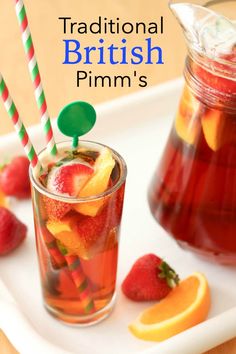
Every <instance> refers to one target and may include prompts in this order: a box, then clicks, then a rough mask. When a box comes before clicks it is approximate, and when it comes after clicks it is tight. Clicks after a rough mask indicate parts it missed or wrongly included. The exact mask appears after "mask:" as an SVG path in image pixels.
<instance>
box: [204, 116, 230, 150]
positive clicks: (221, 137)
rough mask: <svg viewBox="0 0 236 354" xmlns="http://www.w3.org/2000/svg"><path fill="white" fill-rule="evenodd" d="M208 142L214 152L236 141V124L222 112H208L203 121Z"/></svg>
mask: <svg viewBox="0 0 236 354" xmlns="http://www.w3.org/2000/svg"><path fill="white" fill-rule="evenodd" d="M201 122H202V129H203V133H204V136H205V139H206V142H207V144H208V146H209V148H210V149H212V150H213V151H217V150H219V149H220V148H221V147H222V146H223V145H225V144H227V143H231V142H232V141H233V140H235V128H234V126H235V124H234V121H233V120H232V119H229V117H226V114H224V113H223V112H222V111H219V110H216V109H211V110H208V111H207V112H206V113H205V114H204V115H203V116H202V119H201Z"/></svg>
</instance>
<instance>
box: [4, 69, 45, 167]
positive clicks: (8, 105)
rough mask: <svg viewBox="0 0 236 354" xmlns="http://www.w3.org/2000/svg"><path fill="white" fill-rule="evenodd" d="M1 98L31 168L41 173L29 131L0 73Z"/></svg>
mask: <svg viewBox="0 0 236 354" xmlns="http://www.w3.org/2000/svg"><path fill="white" fill-rule="evenodd" d="M0 96H1V98H2V100H3V104H4V107H5V109H6V111H7V114H8V115H9V117H10V118H11V120H12V122H13V124H14V128H15V130H16V132H17V134H18V136H19V138H20V141H21V143H22V145H23V147H24V150H25V152H26V155H27V157H28V159H29V161H30V163H31V166H32V167H33V169H35V171H36V172H39V171H40V170H41V169H42V167H41V164H40V162H39V159H38V156H37V154H36V152H35V149H34V147H33V145H32V143H31V141H30V139H29V136H28V134H27V131H26V129H25V126H24V124H23V123H22V120H21V119H20V117H19V113H18V111H17V109H16V106H15V104H14V102H13V100H12V98H11V96H10V94H9V91H8V88H7V85H6V83H5V81H4V79H3V77H2V75H1V73H0Z"/></svg>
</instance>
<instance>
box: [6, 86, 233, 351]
mask: <svg viewBox="0 0 236 354" xmlns="http://www.w3.org/2000/svg"><path fill="white" fill-rule="evenodd" d="M181 87H182V81H181V80H175V81H171V82H168V83H165V84H162V85H159V86H156V87H153V88H149V89H146V90H144V91H140V92H138V93H135V94H132V95H129V96H126V97H123V98H120V99H117V100H114V101H111V102H108V103H105V104H101V105H98V106H97V112H98V121H97V124H96V127H95V129H94V130H93V132H92V133H91V134H89V135H88V136H87V137H86V138H89V139H94V140H97V141H100V142H103V143H105V144H108V145H110V146H111V147H113V148H114V149H117V150H118V151H119V152H120V153H121V154H122V155H123V156H124V158H125V160H126V162H127V164H128V179H127V190H126V198H125V207H124V216H123V225H122V234H121V245H120V256H119V267H118V282H117V289H118V296H117V304H116V307H115V309H114V311H113V312H112V314H111V316H110V317H109V318H108V319H107V320H105V321H104V322H102V323H100V324H98V325H96V326H92V327H89V328H72V327H67V326H65V325H63V324H62V323H60V322H58V321H56V320H55V319H54V318H52V317H51V316H50V315H49V314H48V313H47V312H46V311H45V310H44V308H43V306H42V300H41V291H40V285H39V274H38V267H37V258H36V251H35V241H34V229H33V219H32V210H31V203H30V202H29V201H26V202H16V201H11V207H12V209H13V210H14V211H15V212H16V213H17V215H18V217H19V218H20V219H21V220H23V221H24V222H25V223H26V224H27V226H28V230H29V231H28V237H27V240H26V241H25V242H24V244H22V246H21V247H19V249H17V250H16V251H14V252H13V253H12V254H10V255H9V256H6V257H3V258H0V280H2V281H1V282H0V328H2V329H3V330H4V331H5V332H6V334H7V335H8V336H9V338H10V340H12V342H13V343H14V344H15V346H16V348H17V349H18V350H19V351H20V353H21V354H32V353H34V354H38V353H40V354H41V353H44V354H54V353H55V354H60V353H61V354H62V353H64V354H66V353H74V354H77V353H78V354H91V353H93V354H100V353H101V354H111V353H112V354H124V353H136V354H137V353H146V354H148V353H156V354H190V353H191V354H199V353H202V352H204V351H206V350H208V349H210V348H212V347H214V346H216V345H217V344H219V343H222V342H223V341H226V340H228V339H230V338H232V337H234V336H236V320H235V319H236V282H235V279H236V269H235V268H231V267H224V266H219V265H216V264H211V263H208V262H205V261H203V260H201V259H199V258H197V257H196V256H195V255H193V254H191V253H188V252H185V251H183V250H182V249H180V248H179V247H178V246H177V245H176V243H175V242H174V240H172V239H171V238H170V237H169V236H168V235H167V234H166V232H165V231H163V230H162V229H161V227H160V226H159V225H157V223H156V222H155V221H154V219H153V217H152V216H151V213H150V211H149V207H148V203H147V188H148V185H149V183H150V179H151V177H152V174H153V172H154V169H155V167H156V164H157V162H158V159H159V158H160V156H161V153H162V151H163V148H164V145H165V142H166V139H167V135H168V132H169V130H170V126H171V123H172V120H173V116H174V112H175V110H176V107H177V102H178V100H179V95H180V90H181ZM54 126H55V122H54ZM30 135H31V137H32V140H33V141H34V143H35V145H36V148H37V149H39V148H42V147H43V145H44V137H43V135H42V130H41V128H40V126H35V127H33V128H31V129H30ZM55 136H56V139H57V141H58V140H60V139H62V137H61V136H60V134H59V133H58V131H57V129H56V128H55ZM21 150H22V149H21V145H20V143H19V142H18V139H17V137H16V135H15V134H14V133H13V134H10V135H7V136H4V137H1V139H0V153H1V156H5V155H14V154H19V153H20V152H21ZM149 252H154V253H156V254H158V255H160V256H162V257H164V258H165V259H166V260H167V261H168V262H170V264H171V265H172V266H173V267H174V268H176V270H177V271H178V272H179V274H180V276H181V278H183V277H185V276H187V275H189V274H190V273H192V272H194V271H201V272H203V273H205V274H206V276H207V277H208V279H209V283H210V287H211V291H212V308H211V312H210V315H209V320H207V321H205V322H204V323H202V324H200V325H198V326H196V327H194V328H191V329H189V330H188V331H185V332H184V333H181V334H179V335H177V336H175V337H173V338H171V339H169V340H167V341H165V342H162V343H154V342H145V341H141V340H139V339H136V338H135V337H133V336H132V335H131V334H130V333H129V331H128V329H127V325H128V324H129V323H130V322H131V321H133V320H134V319H135V318H136V316H137V315H138V314H139V313H140V311H141V310H143V309H144V308H146V307H147V306H148V304H147V303H145V304H138V303H134V302H131V301H129V300H127V299H126V298H125V297H124V296H123V294H122V293H121V291H120V284H121V282H122V280H123V279H124V276H125V275H126V274H127V272H128V270H129V269H130V267H131V265H132V264H133V262H134V261H135V260H136V258H137V257H139V256H141V255H144V254H145V253H149Z"/></svg>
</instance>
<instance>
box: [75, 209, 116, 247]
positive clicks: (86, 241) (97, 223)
mask: <svg viewBox="0 0 236 354" xmlns="http://www.w3.org/2000/svg"><path fill="white" fill-rule="evenodd" d="M108 218H109V215H108V208H107V207H105V208H103V210H102V212H101V213H100V214H98V215H96V216H94V217H85V216H82V217H81V219H80V220H79V222H78V224H77V226H76V232H77V233H78V237H79V239H80V241H81V242H82V243H83V245H84V247H85V248H86V249H89V248H90V247H91V246H93V245H94V244H95V243H96V242H97V240H98V239H101V240H104V237H106V235H107V234H108V231H109V226H110V225H108V220H109V219H108Z"/></svg>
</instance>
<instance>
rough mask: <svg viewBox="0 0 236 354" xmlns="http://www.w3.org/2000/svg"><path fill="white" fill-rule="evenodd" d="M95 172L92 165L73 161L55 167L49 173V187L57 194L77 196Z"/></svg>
mask: <svg viewBox="0 0 236 354" xmlns="http://www.w3.org/2000/svg"><path fill="white" fill-rule="evenodd" d="M93 172H94V170H93V168H92V167H90V166H88V165H85V164H82V163H72V164H67V165H64V166H61V167H59V168H54V169H53V170H52V171H51V172H50V173H49V176H48V182H47V188H48V189H49V190H50V191H52V192H56V193H57V194H62V195H65V194H67V195H69V196H73V197H76V196H78V194H79V191H80V190H81V188H83V186H84V185H85V183H86V182H87V181H88V179H89V178H90V177H91V175H92V174H93Z"/></svg>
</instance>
